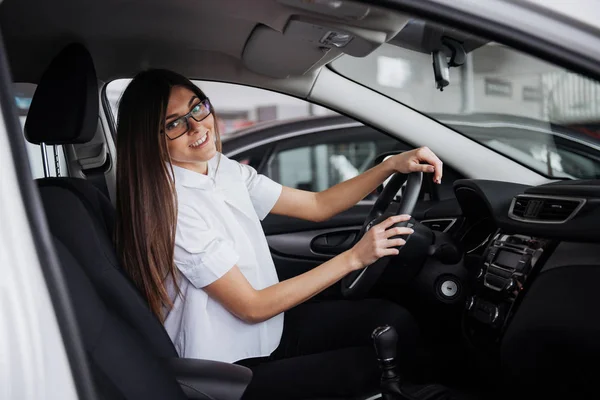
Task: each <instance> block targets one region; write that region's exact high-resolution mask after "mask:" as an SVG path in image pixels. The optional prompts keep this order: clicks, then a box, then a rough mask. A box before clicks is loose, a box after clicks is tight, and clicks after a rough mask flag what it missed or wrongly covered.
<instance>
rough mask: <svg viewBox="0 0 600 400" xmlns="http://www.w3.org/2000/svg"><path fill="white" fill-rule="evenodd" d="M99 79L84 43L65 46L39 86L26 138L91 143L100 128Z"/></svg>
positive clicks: (29, 115) (46, 142)
mask: <svg viewBox="0 0 600 400" xmlns="http://www.w3.org/2000/svg"><path fill="white" fill-rule="evenodd" d="M98 106H99V103H98V80H97V78H96V70H95V68H94V63H93V61H92V56H91V55H90V53H89V52H88V51H87V49H86V48H85V47H84V46H83V45H81V44H77V43H74V44H70V45H68V46H67V47H65V48H64V49H63V50H62V51H61V52H60V53H59V54H58V55H57V56H56V57H55V58H54V60H52V62H51V63H50V66H49V67H48V68H47V69H46V72H44V75H43V76H42V79H41V80H40V82H39V85H38V86H37V89H36V91H35V94H34V96H33V100H32V101H31V106H30V107H29V113H28V115H27V121H26V122H25V138H26V139H27V140H28V141H29V142H31V143H34V144H40V143H45V144H48V145H54V144H77V143H86V142H89V141H90V140H92V138H93V137H94V135H95V133H96V128H97V126H98V112H99V111H98Z"/></svg>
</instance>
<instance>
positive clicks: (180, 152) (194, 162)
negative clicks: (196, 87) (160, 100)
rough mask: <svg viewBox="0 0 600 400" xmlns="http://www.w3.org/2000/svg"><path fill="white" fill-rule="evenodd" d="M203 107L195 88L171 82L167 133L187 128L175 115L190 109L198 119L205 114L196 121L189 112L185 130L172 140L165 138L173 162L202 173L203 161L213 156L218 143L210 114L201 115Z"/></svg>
mask: <svg viewBox="0 0 600 400" xmlns="http://www.w3.org/2000/svg"><path fill="white" fill-rule="evenodd" d="M202 107H203V105H202V104H201V102H200V99H199V98H198V96H196V95H195V94H194V92H192V91H191V90H189V89H187V88H185V87H183V86H174V87H173V88H172V89H171V95H170V96H169V105H168V106H167V113H166V116H167V118H166V120H165V128H164V129H165V132H166V134H167V135H168V136H170V137H176V136H177V135H178V134H181V132H184V131H185V129H186V125H185V121H181V120H179V121H178V118H180V117H182V116H184V115H186V114H188V113H189V112H190V111H191V112H193V114H192V115H196V116H197V119H201V118H204V119H202V120H201V121H200V122H198V121H196V120H195V119H194V118H192V116H188V118H187V127H188V128H189V129H188V130H187V132H185V133H184V134H182V135H181V136H179V137H178V138H176V139H173V140H171V139H169V138H165V139H166V141H167V147H168V149H169V154H170V155H171V161H172V162H173V164H174V165H177V166H179V167H182V168H187V169H191V170H193V171H196V172H200V173H203V174H204V173H206V165H207V164H206V162H207V161H208V160H210V159H211V158H213V157H214V156H215V154H216V153H217V147H216V144H215V120H214V117H213V114H212V112H211V113H210V114H209V115H208V116H206V117H204V116H203V115H202V111H201V109H202ZM198 116H200V118H198Z"/></svg>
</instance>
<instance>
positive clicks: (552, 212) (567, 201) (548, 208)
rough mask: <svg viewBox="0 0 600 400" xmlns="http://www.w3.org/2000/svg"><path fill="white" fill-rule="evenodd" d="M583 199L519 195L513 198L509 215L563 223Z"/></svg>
mask: <svg viewBox="0 0 600 400" xmlns="http://www.w3.org/2000/svg"><path fill="white" fill-rule="evenodd" d="M584 203H585V199H577V198H564V197H551V196H528V195H524V196H523V195H521V196H517V197H515V198H514V199H513V202H512V204H511V206H510V211H509V217H510V218H512V219H514V220H517V221H526V222H540V223H557V224H560V223H563V222H566V221H568V220H569V219H571V218H573V216H574V215H575V214H576V213H577V212H578V211H579V210H580V209H581V207H582V206H583V204H584Z"/></svg>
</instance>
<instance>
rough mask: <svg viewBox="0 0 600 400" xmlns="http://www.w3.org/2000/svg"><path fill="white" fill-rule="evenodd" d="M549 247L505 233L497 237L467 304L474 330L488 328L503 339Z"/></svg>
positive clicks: (545, 243)
mask: <svg viewBox="0 0 600 400" xmlns="http://www.w3.org/2000/svg"><path fill="white" fill-rule="evenodd" d="M549 246H550V241H548V240H546V239H540V238H535V237H531V236H526V235H518V234H505V233H502V232H498V233H496V234H495V235H494V237H493V238H492V240H491V241H490V243H489V244H488V247H487V249H486V250H485V253H484V255H483V265H482V266H481V269H480V270H479V271H478V273H477V277H476V282H475V285H474V290H473V293H472V296H470V297H469V298H468V299H467V302H466V315H467V322H468V323H469V325H470V327H471V328H475V329H476V328H477V327H479V328H480V329H487V330H488V331H489V332H490V333H491V334H492V336H493V337H496V338H498V337H499V336H500V333H501V332H502V330H503V328H504V327H505V326H506V324H507V322H508V321H509V320H510V317H511V315H512V313H513V312H514V311H515V307H516V306H518V302H519V296H520V294H521V293H522V292H523V291H524V290H526V289H527V285H528V283H530V282H528V278H530V277H531V275H532V274H535V273H536V272H537V270H538V269H539V268H538V267H539V266H541V264H540V259H541V258H543V256H544V253H545V252H548V250H549Z"/></svg>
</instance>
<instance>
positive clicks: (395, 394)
mask: <svg viewBox="0 0 600 400" xmlns="http://www.w3.org/2000/svg"><path fill="white" fill-rule="evenodd" d="M371 339H373V345H374V346H375V353H376V354H377V361H379V368H381V392H382V398H383V399H384V400H404V399H409V398H410V396H406V395H405V394H404V393H402V389H401V388H400V386H401V380H400V375H399V374H398V371H397V370H396V344H397V342H398V334H397V333H396V330H395V329H394V328H393V327H391V326H389V325H385V326H380V327H378V328H375V330H374V331H373V333H372V334H371Z"/></svg>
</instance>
